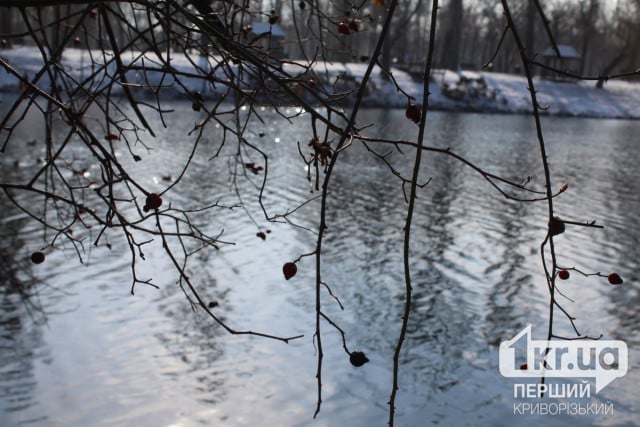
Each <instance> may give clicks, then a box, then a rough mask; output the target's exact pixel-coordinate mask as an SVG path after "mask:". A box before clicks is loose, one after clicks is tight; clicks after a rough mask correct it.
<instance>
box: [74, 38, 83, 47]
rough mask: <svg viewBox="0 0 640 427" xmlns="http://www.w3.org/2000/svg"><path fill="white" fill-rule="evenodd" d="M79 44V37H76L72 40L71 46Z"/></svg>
mask: <svg viewBox="0 0 640 427" xmlns="http://www.w3.org/2000/svg"><path fill="white" fill-rule="evenodd" d="M80 43H81V41H80V37H76V38H75V39H73V44H75V45H79V44H80Z"/></svg>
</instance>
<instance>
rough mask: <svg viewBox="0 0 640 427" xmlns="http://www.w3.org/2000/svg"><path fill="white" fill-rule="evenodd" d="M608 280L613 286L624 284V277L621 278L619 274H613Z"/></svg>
mask: <svg viewBox="0 0 640 427" xmlns="http://www.w3.org/2000/svg"><path fill="white" fill-rule="evenodd" d="M607 280H609V283H611V284H612V285H621V284H622V277H620V275H619V274H618V273H611V274H609V275H608V276H607Z"/></svg>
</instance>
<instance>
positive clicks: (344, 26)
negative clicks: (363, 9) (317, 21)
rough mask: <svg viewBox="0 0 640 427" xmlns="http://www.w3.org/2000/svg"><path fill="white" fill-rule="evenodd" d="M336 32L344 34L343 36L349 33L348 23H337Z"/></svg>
mask: <svg viewBox="0 0 640 427" xmlns="http://www.w3.org/2000/svg"><path fill="white" fill-rule="evenodd" d="M338 32H339V33H340V34H344V35H345V36H348V35H349V34H351V30H349V25H347V24H345V23H344V22H341V23H339V24H338Z"/></svg>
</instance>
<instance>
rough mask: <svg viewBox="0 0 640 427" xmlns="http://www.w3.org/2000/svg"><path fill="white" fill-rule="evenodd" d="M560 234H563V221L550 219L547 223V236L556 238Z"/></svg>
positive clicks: (554, 218)
mask: <svg viewBox="0 0 640 427" xmlns="http://www.w3.org/2000/svg"><path fill="white" fill-rule="evenodd" d="M562 233H564V221H562V220H561V219H560V218H556V217H553V218H551V221H549V234H551V235H552V236H557V235H558V234H562Z"/></svg>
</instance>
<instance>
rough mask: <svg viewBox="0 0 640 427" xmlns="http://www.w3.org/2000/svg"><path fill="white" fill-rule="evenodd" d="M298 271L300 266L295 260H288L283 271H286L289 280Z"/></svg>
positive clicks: (285, 276) (285, 275) (286, 277)
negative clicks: (297, 265)
mask: <svg viewBox="0 0 640 427" xmlns="http://www.w3.org/2000/svg"><path fill="white" fill-rule="evenodd" d="M297 272H298V267H296V264H295V263H294V262H287V263H285V264H284V265H283V266H282V273H284V278H285V279H287V280H289V279H291V278H292V277H293V276H295V275H296V273H297Z"/></svg>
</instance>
